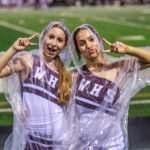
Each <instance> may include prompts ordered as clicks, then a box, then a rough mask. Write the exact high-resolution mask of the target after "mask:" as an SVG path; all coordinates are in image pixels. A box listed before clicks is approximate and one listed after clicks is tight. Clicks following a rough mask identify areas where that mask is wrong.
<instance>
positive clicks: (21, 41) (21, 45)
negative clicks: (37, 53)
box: [12, 33, 38, 52]
mask: <svg viewBox="0 0 150 150" xmlns="http://www.w3.org/2000/svg"><path fill="white" fill-rule="evenodd" d="M37 36H38V33H35V34H34V35H32V36H30V37H28V38H18V39H17V41H16V42H15V43H14V44H13V45H12V48H13V49H14V50H15V51H16V52H18V51H23V50H25V49H26V47H28V46H36V45H37V43H31V42H30V41H31V40H32V39H34V38H35V37H37Z"/></svg>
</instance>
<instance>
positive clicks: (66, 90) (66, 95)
mask: <svg viewBox="0 0 150 150" xmlns="http://www.w3.org/2000/svg"><path fill="white" fill-rule="evenodd" d="M53 27H57V28H60V29H61V30H63V31H64V33H65V36H66V37H65V46H66V45H67V41H68V40H69V39H68V38H69V35H70V33H69V30H68V28H67V27H66V26H65V25H64V24H63V23H61V22H52V23H50V24H48V25H47V26H46V27H45V29H44V30H43V32H42V34H41V37H40V41H39V43H40V45H42V41H43V39H44V36H45V35H46V34H47V32H48V31H49V29H50V28H53ZM55 59H56V66H57V68H58V76H59V78H58V90H57V96H58V98H59V101H58V103H59V104H63V105H67V103H68V101H69V99H70V93H71V87H72V80H71V75H70V74H69V72H68V71H67V69H66V67H65V65H64V64H63V62H62V61H61V59H60V57H59V55H57V56H56V58H55Z"/></svg>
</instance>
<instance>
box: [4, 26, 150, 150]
mask: <svg viewBox="0 0 150 150" xmlns="http://www.w3.org/2000/svg"><path fill="white" fill-rule="evenodd" d="M54 24H55V23H54ZM60 25H61V26H63V25H62V24H60ZM52 26H53V24H50V25H49V26H48V29H50V28H51V27H52ZM63 27H64V26H63ZM83 27H84V28H86V29H88V31H90V32H91V33H92V35H93V36H94V37H95V38H96V39H97V43H98V45H99V47H100V49H101V50H102V49H103V45H102V41H101V39H100V37H99V36H98V34H97V32H96V31H95V30H94V29H93V28H92V27H91V26H87V25H83V26H82V27H80V28H83ZM64 28H65V27H64ZM64 30H65V31H66V30H67V29H66V28H65V29H64ZM44 32H45V31H43V33H44ZM43 33H42V34H43ZM42 34H41V36H40V37H42ZM68 37H69V35H68ZM40 39H41V38H40ZM69 39H70V37H69ZM70 46H71V47H70ZM70 46H67V47H66V50H67V49H69V53H68V55H67V52H64V53H63V54H62V59H63V58H66V59H63V62H64V63H65V65H66V66H68V64H70V61H71V60H70V58H71V57H70V56H72V59H73V62H74V64H75V68H74V69H73V70H72V71H71V72H72V75H73V77H74V83H73V87H72V93H71V98H70V101H69V103H68V106H67V107H65V106H61V105H59V104H58V103H57V97H56V96H55V92H56V90H57V86H56V87H55V83H56V80H57V78H58V77H57V74H56V73H55V72H53V71H51V70H48V69H47V66H45V64H44V62H43V57H42V54H43V53H42V49H43V42H42V41H41V40H40V46H39V47H40V48H39V52H38V54H37V52H36V50H34V51H32V53H25V54H24V53H22V54H21V53H18V55H19V56H17V55H16V56H15V58H13V60H12V61H11V62H10V63H14V62H15V61H16V60H18V59H19V58H21V57H23V56H24V55H27V56H29V57H31V56H32V57H31V58H33V59H30V60H31V61H29V62H28V64H29V65H32V64H34V65H33V68H32V70H31V72H30V75H29V76H28V78H27V79H26V80H24V81H22V80H20V78H21V76H20V75H19V74H17V73H14V74H12V75H11V76H8V77H5V78H3V80H2V82H3V83H2V87H3V91H4V92H5V94H6V98H7V100H8V101H9V103H10V104H11V106H12V109H13V113H14V123H13V132H12V134H11V135H10V136H9V137H8V139H7V141H6V143H5V147H4V150H50V149H53V150H77V149H78V150H108V149H109V150H114V149H115V150H116V149H117V150H127V149H128V143H127V117H128V106H129V100H130V99H131V97H132V96H134V95H135V94H136V93H137V92H138V91H139V90H140V89H142V88H143V87H144V86H145V85H148V84H149V82H150V81H149V78H150V70H149V69H145V70H142V71H140V64H139V63H138V59H137V58H135V57H130V56H126V57H123V58H113V57H111V56H107V55H103V58H104V59H105V60H106V61H107V62H111V64H114V65H111V66H109V67H107V65H104V66H102V69H101V71H99V72H98V74H96V75H95V74H93V73H92V72H90V71H89V70H88V68H87V67H86V65H85V61H84V58H82V59H81V60H80V61H79V60H78V57H77V53H76V51H75V47H74V43H73V40H72V43H71V44H70ZM35 54H36V55H35ZM70 54H71V55H70ZM32 60H34V61H33V62H32ZM108 64H109V63H108ZM116 65H118V66H121V67H120V68H121V69H120V71H119V73H118V74H117V80H115V82H112V81H111V80H110V79H111V77H113V76H114V73H115V72H113V71H110V69H112V70H113V69H114V66H116ZM106 71H109V73H107V74H106V75H105V76H103V77H102V75H104V73H106ZM114 71H115V69H114ZM41 79H42V82H41ZM52 81H53V82H52ZM47 84H48V85H47ZM30 91H32V93H31V92H30ZM41 91H42V92H41ZM35 95H36V96H35Z"/></svg>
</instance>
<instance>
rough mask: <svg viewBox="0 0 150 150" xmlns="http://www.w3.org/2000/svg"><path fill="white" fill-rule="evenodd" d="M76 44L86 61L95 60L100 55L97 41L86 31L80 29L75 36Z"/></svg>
mask: <svg viewBox="0 0 150 150" xmlns="http://www.w3.org/2000/svg"><path fill="white" fill-rule="evenodd" d="M76 44H77V48H78V50H79V51H80V53H81V54H82V55H83V56H84V57H85V58H87V59H93V58H96V57H97V56H98V55H99V54H100V46H99V42H98V39H97V37H96V36H95V35H94V34H93V33H92V32H91V31H90V30H88V29H81V30H80V31H79V32H78V33H77V34H76Z"/></svg>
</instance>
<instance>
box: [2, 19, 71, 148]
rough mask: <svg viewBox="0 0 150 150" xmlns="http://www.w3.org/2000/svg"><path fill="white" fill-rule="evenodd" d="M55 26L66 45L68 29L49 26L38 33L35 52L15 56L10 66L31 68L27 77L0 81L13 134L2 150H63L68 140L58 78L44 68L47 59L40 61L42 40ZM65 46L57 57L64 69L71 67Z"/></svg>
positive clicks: (66, 122)
mask: <svg viewBox="0 0 150 150" xmlns="http://www.w3.org/2000/svg"><path fill="white" fill-rule="evenodd" d="M56 24H58V25H59V26H60V27H61V28H62V29H63V30H64V31H65V33H66V35H67V39H68V42H69V39H70V33H69V30H68V29H67V27H66V26H65V25H64V24H63V23H60V22H52V23H50V24H49V25H48V26H47V27H46V28H45V29H44V30H43V32H42V33H41V36H40V40H39V43H40V44H39V50H38V51H36V50H34V51H32V52H23V53H18V54H17V55H18V56H14V57H15V58H13V60H12V61H11V62H10V63H12V64H13V63H14V62H16V61H17V60H18V59H21V58H24V59H22V61H27V62H28V65H29V66H31V69H30V70H29V74H28V76H27V77H25V79H24V80H21V77H22V75H21V74H19V73H14V74H12V75H10V76H8V77H5V78H4V79H3V80H2V81H3V83H2V84H3V85H2V86H3V90H4V92H5V94H6V98H7V100H8V101H9V103H10V104H11V106H12V109H13V113H14V123H13V132H12V134H11V135H10V136H9V137H8V139H7V141H6V143H5V147H4V149H5V150H50V149H57V150H63V149H66V145H65V142H66V141H67V138H69V135H70V136H71V134H70V133H69V132H70V130H69V129H70V128H69V124H70V123H68V122H69V119H67V111H66V106H64V105H62V104H59V103H58V97H57V88H58V79H59V78H58V74H57V73H56V72H55V71H53V70H51V69H49V68H48V67H47V66H46V65H45V63H44V59H47V58H43V43H44V40H45V39H46V37H47V36H48V34H47V33H48V31H49V30H50V29H51V28H52V27H53V26H54V25H56ZM43 37H44V38H43ZM68 42H67V44H66V45H67V46H66V47H65V50H64V51H62V52H61V54H60V55H61V58H62V59H61V60H62V61H63V63H64V64H65V65H66V66H68V65H69V64H70V57H66V56H67V55H68V53H67V50H68V48H69V45H68ZM55 63H56V62H55ZM56 66H57V64H56ZM70 80H71V79H70Z"/></svg>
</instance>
